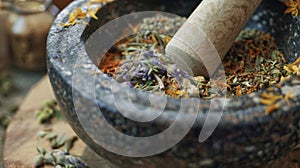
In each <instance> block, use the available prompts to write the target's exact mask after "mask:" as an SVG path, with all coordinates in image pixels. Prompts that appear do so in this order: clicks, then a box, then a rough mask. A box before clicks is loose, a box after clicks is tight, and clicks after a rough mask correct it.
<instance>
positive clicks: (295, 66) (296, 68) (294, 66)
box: [291, 65, 299, 71]
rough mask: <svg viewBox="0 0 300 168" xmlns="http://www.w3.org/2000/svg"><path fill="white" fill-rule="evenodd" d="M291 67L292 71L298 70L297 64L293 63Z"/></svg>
mask: <svg viewBox="0 0 300 168" xmlns="http://www.w3.org/2000/svg"><path fill="white" fill-rule="evenodd" d="M291 69H292V70H293V71H299V68H298V66H297V65H293V66H292V67H291Z"/></svg>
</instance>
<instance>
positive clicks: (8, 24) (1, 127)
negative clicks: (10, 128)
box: [0, 0, 71, 167]
mask: <svg viewBox="0 0 300 168" xmlns="http://www.w3.org/2000/svg"><path fill="white" fill-rule="evenodd" d="M70 2H71V0H53V1H52V0H0V158H1V160H2V155H3V142H4V138H5V129H6V127H7V125H8V124H9V122H10V120H11V119H12V117H13V116H14V114H15V112H16V111H17V109H18V107H19V105H20V104H21V103H22V100H23V99H24V97H25V95H26V94H27V92H28V91H29V89H30V88H31V87H32V86H33V85H34V84H35V83H37V82H38V81H39V80H40V79H41V78H42V77H43V76H45V75H46V73H47V70H46V40H47V35H48V31H49V28H50V27H51V24H52V22H53V21H54V19H55V17H56V15H57V14H58V13H59V12H60V11H61V10H62V9H63V8H64V7H66V6H67V5H68V4H69V3H70ZM41 94H42V93H41ZM1 162H2V161H0V163H1ZM1 166H2V165H1V164H0V167H1Z"/></svg>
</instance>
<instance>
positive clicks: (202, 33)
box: [166, 0, 261, 77]
mask: <svg viewBox="0 0 300 168" xmlns="http://www.w3.org/2000/svg"><path fill="white" fill-rule="evenodd" d="M260 2H261V0H251V1H250V0H203V1H202V2H201V3H200V4H199V6H198V7H197V8H196V9H195V10H194V12H193V13H192V14H191V15H190V16H189V18H188V19H187V21H186V22H185V23H184V24H183V26H182V27H181V28H180V29H179V30H178V31H177V32H176V34H175V35H174V37H173V38H172V40H171V41H170V42H169V43H168V45H167V47H166V54H167V56H169V57H170V58H171V60H172V61H173V62H174V63H176V64H177V65H178V67H179V68H181V69H183V70H186V71H187V72H188V73H189V74H191V75H194V76H197V75H203V76H206V77H208V76H210V75H212V74H213V73H214V72H215V71H216V70H217V68H218V67H219V65H220V63H221V60H222V59H223V57H224V56H225V55H226V53H227V52H228V50H229V49H230V47H231V45H232V43H233V42H234V40H235V39H236V37H237V36H238V34H239V33H240V31H241V30H242V28H243V27H244V25H245V24H246V23H247V21H248V20H249V18H250V17H251V16H252V14H253V13H254V11H255V10H256V8H257V7H258V5H259V4H260Z"/></svg>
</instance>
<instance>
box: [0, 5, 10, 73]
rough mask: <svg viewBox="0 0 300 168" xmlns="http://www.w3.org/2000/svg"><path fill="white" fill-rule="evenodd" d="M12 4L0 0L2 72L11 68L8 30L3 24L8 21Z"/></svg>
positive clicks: (0, 55) (0, 58)
mask: <svg viewBox="0 0 300 168" xmlns="http://www.w3.org/2000/svg"><path fill="white" fill-rule="evenodd" d="M11 6H12V3H11V2H9V1H0V23H1V24H2V26H0V46H1V47H0V72H2V71H4V70H5V69H7V68H9V63H10V61H9V59H10V57H9V45H8V38H7V31H6V28H5V26H3V25H6V23H7V18H8V16H9V13H10V10H9V9H10V8H11Z"/></svg>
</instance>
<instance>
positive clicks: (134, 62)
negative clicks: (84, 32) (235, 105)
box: [99, 16, 300, 111]
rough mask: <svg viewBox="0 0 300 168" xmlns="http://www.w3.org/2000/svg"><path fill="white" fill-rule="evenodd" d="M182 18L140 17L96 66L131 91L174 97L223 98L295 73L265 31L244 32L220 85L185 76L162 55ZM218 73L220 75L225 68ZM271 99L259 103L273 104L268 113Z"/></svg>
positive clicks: (227, 58)
mask: <svg viewBox="0 0 300 168" xmlns="http://www.w3.org/2000/svg"><path fill="white" fill-rule="evenodd" d="M184 21H185V18H180V17H178V18H167V17H163V16H156V17H152V18H146V19H144V20H143V22H142V23H141V24H140V25H137V26H136V27H135V28H134V30H136V34H135V35H133V36H130V37H128V38H125V39H123V40H121V41H119V42H118V43H116V44H115V45H114V46H113V47H112V48H111V49H110V50H109V51H108V52H107V53H106V54H105V55H104V56H103V59H102V60H101V62H100V64H99V68H100V69H101V70H102V71H103V72H104V73H107V74H108V75H109V76H111V77H113V78H114V79H116V80H117V81H118V82H120V83H127V84H128V85H129V86H131V87H133V88H136V89H141V90H143V91H149V92H152V93H157V94H167V95H169V96H172V97H174V98H189V97H201V98H204V99H211V98H214V97H218V96H222V95H224V93H226V96H227V97H231V96H241V95H244V94H250V93H253V92H256V91H258V90H261V89H264V88H268V87H269V86H272V85H275V84H277V83H279V82H280V81H281V80H282V79H284V78H286V77H288V76H289V75H292V74H299V73H300V72H299V71H300V66H299V65H298V64H296V63H297V62H296V63H293V64H290V65H286V60H285V58H284V55H283V54H282V53H281V52H280V50H279V49H278V47H277V45H276V43H275V40H274V38H272V37H271V36H270V34H268V33H263V32H260V31H258V30H243V31H242V32H241V33H240V35H239V36H238V38H237V40H236V41H235V43H234V44H233V46H232V47H231V49H230V51H229V52H228V53H227V55H226V56H225V58H224V60H223V66H224V70H225V75H226V83H225V84H224V83H217V82H216V81H212V80H209V79H207V78H204V77H203V76H196V77H192V76H189V75H188V74H187V73H186V72H184V71H182V70H180V69H178V68H177V65H175V64H172V62H171V60H169V58H168V57H166V56H165V53H164V48H165V47H166V45H167V44H168V42H169V41H170V39H171V38H172V36H173V35H174V33H175V32H176V30H177V29H178V28H179V27H180V26H181V25H182V23H184ZM165 23H167V24H166V25H165ZM159 26H160V27H159ZM157 27H159V29H157ZM152 29H153V30H152ZM298 61H299V62H300V58H299V59H298ZM217 73H220V74H218V75H222V73H224V72H217ZM216 85H223V86H225V88H226V91H225V92H223V91H222V90H221V91H220V90H216V89H215V87H214V86H216ZM273 98H274V97H272V100H267V99H262V100H261V101H262V104H266V103H267V104H268V105H273V106H274V107H273V106H272V107H271V106H270V110H268V111H272V110H273V109H274V108H275V107H276V103H275V102H276V100H277V97H276V96H275V98H276V100H273ZM273 103H275V105H274V104H273ZM275 109H276V108H275Z"/></svg>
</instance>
